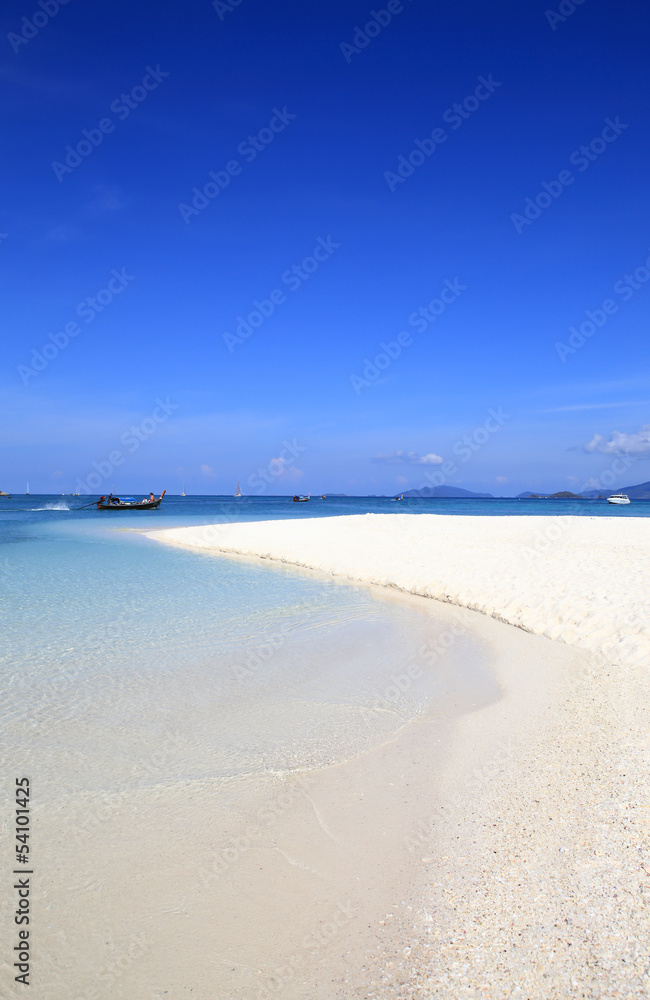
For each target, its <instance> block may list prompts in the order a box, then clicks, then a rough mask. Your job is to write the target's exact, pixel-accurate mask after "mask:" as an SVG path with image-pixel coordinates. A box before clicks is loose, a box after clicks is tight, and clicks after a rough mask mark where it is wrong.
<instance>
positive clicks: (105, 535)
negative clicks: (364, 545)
mask: <svg viewBox="0 0 650 1000" xmlns="http://www.w3.org/2000/svg"><path fill="white" fill-rule="evenodd" d="M91 500H92V498H90V499H89V498H88V497H73V496H51V495H48V496H36V495H32V496H21V497H13V498H3V499H2V500H0V581H1V588H2V602H1V606H2V612H1V617H2V631H3V637H4V642H3V648H2V654H1V657H0V678H1V681H2V683H1V685H0V712H1V713H2V719H3V726H2V743H3V744H4V746H3V749H4V752H5V754H6V753H9V754H10V757H11V760H12V761H14V760H15V759H16V753H18V757H20V754H21V753H23V756H26V757H27V758H28V761H29V762H30V766H35V767H36V766H38V769H39V773H40V775H41V780H42V783H43V788H44V791H43V794H44V795H47V794H49V792H48V791H47V789H49V788H50V785H51V787H52V788H54V787H55V786H56V787H58V789H59V791H60V790H61V787H62V785H61V782H62V781H63V782H64V786H65V785H66V783H67V785H70V786H71V785H74V787H75V788H76V789H78V790H79V789H81V790H84V789H85V790H87V791H89V792H90V791H93V790H95V791H97V790H106V789H110V788H113V787H115V785H116V784H121V785H123V784H124V783H126V784H127V785H129V784H130V785H134V786H137V785H139V784H142V785H151V784H152V783H154V784H156V783H163V784H164V783H166V782H179V781H184V780H194V779H196V780H199V779H210V780H216V781H220V780H223V781H227V780H230V779H232V778H234V777H237V776H246V775H248V776H251V775H253V776H254V775H258V774H262V773H269V774H270V773H274V774H281V773H289V772H291V771H292V770H296V769H298V770H300V769H309V768H315V767H321V766H324V765H327V764H330V763H332V762H336V761H340V760H343V759H347V758H350V757H353V756H354V755H357V754H359V753H362V752H363V751H364V750H366V749H368V748H370V747H373V746H376V745H377V744H378V742H381V741H382V740H385V739H387V738H389V737H390V735H391V733H394V732H395V731H396V730H397V729H399V728H400V727H401V726H403V725H404V724H406V723H407V722H408V721H409V720H411V719H413V718H414V717H416V716H417V715H419V714H421V713H423V712H425V711H429V710H430V709H431V707H432V705H433V706H435V705H437V704H438V703H439V704H440V706H441V711H442V706H443V705H444V704H445V703H446V702H445V699H447V701H450V700H451V701H453V702H454V704H455V705H456V706H458V705H462V704H465V702H467V701H468V703H469V704H479V703H483V702H484V701H485V700H486V699H488V700H489V698H491V697H493V696H496V694H495V688H494V686H493V684H492V682H491V680H490V674H489V668H488V665H487V660H486V655H485V651H484V650H482V649H481V647H480V643H478V642H477V641H475V640H474V638H473V637H472V635H471V634H469V633H464V634H462V635H460V636H458V635H456V634H454V640H453V642H452V643H451V649H449V650H448V651H447V652H446V653H445V655H444V656H437V655H436V654H435V653H434V654H432V653H431V650H435V649H436V648H437V647H436V642H437V638H438V637H440V636H442V635H447V634H449V629H450V619H449V616H450V615H451V614H452V612H451V611H450V610H449V609H448V608H446V607H445V606H437V605H435V602H423V601H417V600H416V599H407V598H406V597H404V599H402V598H401V597H400V596H399V595H395V594H394V593H392V594H390V593H389V592H388V591H386V592H383V593H382V592H381V591H380V588H374V589H373V588H370V587H366V586H363V585H358V586H357V585H353V584H349V583H340V582H336V581H333V580H330V579H324V578H320V577H318V575H317V574H309V573H307V572H305V571H299V570H297V569H295V570H294V569H292V568H288V567H282V566H278V565H266V564H264V565H262V564H260V565H257V564H255V563H253V562H250V561H241V560H240V561H237V560H234V559H227V558H223V557H219V556H216V555H214V554H196V553H193V552H188V551H185V550H181V549H176V548H169V547H167V546H161V545H158V544H156V543H154V542H152V541H150V540H149V539H147V538H145V537H143V535H142V534H141V533H140V531H138V530H137V529H149V528H154V527H175V526H180V525H193V524H204V523H208V522H214V523H218V522H222V523H223V522H225V523H234V522H237V521H249V520H265V519H278V518H282V519H289V518H305V517H330V516H337V515H341V514H364V513H370V512H375V513H389V514H390V513H400V514H402V513H413V514H420V513H422V514H424V513H449V514H462V515H466V514H488V515H493V516H504V515H510V514H515V515H517V516H527V515H532V514H549V513H551V512H552V513H554V514H558V515H560V514H577V515H581V516H587V517H593V516H595V517H628V516H637V517H638V516H648V514H650V503H648V502H642V501H636V502H633V503H631V504H630V505H629V506H624V507H614V506H611V505H608V504H607V503H606V502H599V501H562V500H552V501H549V500H544V501H542V500H526V501H517V500H474V499H459V500H456V499H453V500H446V499H444V500H438V499H434V500H424V499H408V498H407V499H405V500H404V501H400V502H392V501H390V500H388V499H384V498H376V497H332V498H327V499H325V500H321V499H320V498H312V499H311V501H310V502H309V503H305V504H295V503H292V501H291V498H290V497H266V496H265V497H241V498H233V497H218V496H188V497H179V496H165V498H164V500H163V504H162V506H161V508H160V509H158V510H156V511H142V512H135V511H134V512H131V513H128V512H124V511H120V512H100V511H98V510H97V509H96V508H95V507H94V506H93V507H86V504H88V503H90V502H91ZM84 507H85V509H83V508H84ZM134 529H135V530H134ZM409 667H410V668H412V669H411V672H410V673H409V672H408V668H409ZM413 667H415V669H413ZM411 674H413V675H415V677H412V676H411ZM404 677H408V680H407V681H404V680H403V678H404ZM400 678H401V679H402V680H400ZM468 678H469V683H468ZM468 692H469V693H468ZM161 746H162V747H164V755H163V758H160V748H161ZM17 748H18V749H17ZM156 761H159V762H158V763H155V762H156ZM46 778H47V779H51V782H50V781H49V780H45V779H46ZM55 779H56V780H55Z"/></svg>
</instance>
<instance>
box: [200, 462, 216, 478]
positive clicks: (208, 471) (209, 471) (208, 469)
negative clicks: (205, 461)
mask: <svg viewBox="0 0 650 1000" xmlns="http://www.w3.org/2000/svg"><path fill="white" fill-rule="evenodd" d="M201 472H202V473H203V475H204V476H214V474H215V472H214V469H213V468H212V466H211V465H202V466H201Z"/></svg>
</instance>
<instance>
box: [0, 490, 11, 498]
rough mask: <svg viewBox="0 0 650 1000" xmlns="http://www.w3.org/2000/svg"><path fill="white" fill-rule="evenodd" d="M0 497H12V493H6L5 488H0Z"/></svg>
mask: <svg viewBox="0 0 650 1000" xmlns="http://www.w3.org/2000/svg"><path fill="white" fill-rule="evenodd" d="M0 497H9V498H10V499H11V493H5V491H4V490H0Z"/></svg>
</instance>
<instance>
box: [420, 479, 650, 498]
mask: <svg viewBox="0 0 650 1000" xmlns="http://www.w3.org/2000/svg"><path fill="white" fill-rule="evenodd" d="M613 492H614V490H613V489H612V490H603V489H600V490H585V491H584V492H583V493H569V492H568V491H567V490H563V491H562V492H561V493H530V492H529V491H527V492H526V493H520V494H519V496H516V497H515V500H552V499H555V500H573V499H577V500H579V499H583V500H598V499H607V497H609V496H611V495H612V493H613ZM616 492H617V493H627V495H628V496H629V498H630V500H650V482H648V483H640V484H639V485H638V486H622V487H621V488H620V489H618V490H616ZM404 495H405V496H406V494H404Z"/></svg>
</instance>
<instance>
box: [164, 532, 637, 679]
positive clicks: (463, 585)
mask: <svg viewBox="0 0 650 1000" xmlns="http://www.w3.org/2000/svg"><path fill="white" fill-rule="evenodd" d="M147 534H148V536H149V537H150V538H155V539H157V540H158V541H161V542H167V543H169V544H172V545H182V546H185V547H187V548H194V549H204V550H212V551H215V552H223V553H232V554H238V555H246V556H258V557H260V558H263V559H276V560H280V561H281V562H285V563H292V564H294V565H296V566H306V567H309V568H311V569H315V570H320V571H322V572H324V573H331V574H335V575H337V576H342V577H347V578H348V579H350V580H355V581H361V582H364V583H374V584H379V585H381V586H385V587H396V588H398V589H399V590H403V591H405V592H407V593H410V594H417V595H420V596H422V597H431V598H435V599H436V600H439V601H447V602H449V603H452V604H458V605H461V606H462V607H466V608H470V609H472V610H474V611H480V612H482V613H483V614H487V615H491V616H492V617H494V618H498V619H500V620H501V621H504V622H508V623H509V624H511V625H517V626H519V627H520V628H523V629H526V631H528V632H533V633H534V634H536V635H545V636H547V637H548V638H549V639H559V640H560V641H562V642H566V643H575V644H576V645H579V646H582V647H585V648H587V649H591V650H595V651H596V650H600V651H602V652H605V653H606V654H607V655H608V656H609V657H610V658H611V659H612V660H614V661H615V662H625V663H627V664H630V665H634V664H643V663H650V630H649V628H648V597H649V594H650V518H630V517H626V518H620V519H616V518H614V517H612V518H609V517H570V516H566V517H473V516H459V515H435V514H419V515H409V514H403V515H402V514H400V515H383V514H365V515H360V516H348V517H331V518H314V519H313V520H312V519H309V520H302V521H294V520H291V521H264V522H253V523H245V524H224V525H205V526H202V527H193V528H180V529H179V528H176V529H168V530H162V531H155V532H148V533H147Z"/></svg>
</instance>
